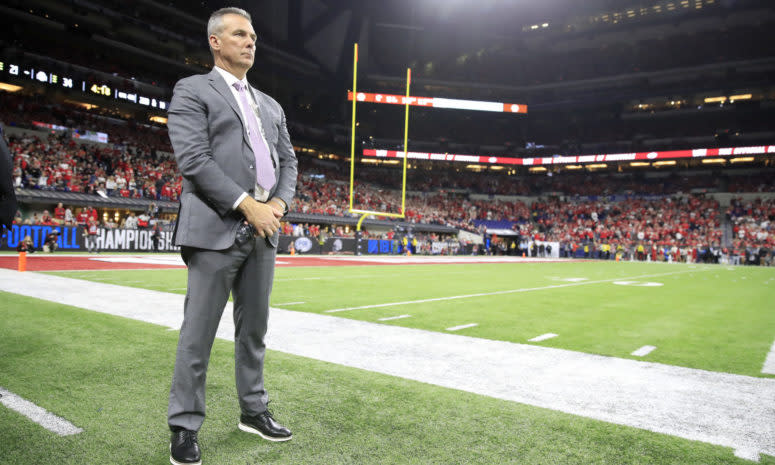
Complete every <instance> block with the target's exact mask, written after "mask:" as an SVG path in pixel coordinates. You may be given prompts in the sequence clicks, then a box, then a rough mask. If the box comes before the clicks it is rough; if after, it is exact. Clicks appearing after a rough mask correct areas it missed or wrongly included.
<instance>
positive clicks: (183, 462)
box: [170, 429, 202, 465]
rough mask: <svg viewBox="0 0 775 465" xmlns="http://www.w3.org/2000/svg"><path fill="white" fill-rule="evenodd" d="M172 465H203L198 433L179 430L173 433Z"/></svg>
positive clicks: (171, 444)
mask: <svg viewBox="0 0 775 465" xmlns="http://www.w3.org/2000/svg"><path fill="white" fill-rule="evenodd" d="M170 463H171V464H172V465H200V464H201V463H202V454H201V453H200V452H199V442H198V440H197V437H196V431H191V430H187V429H179V430H176V431H173V432H172V438H171V439H170Z"/></svg>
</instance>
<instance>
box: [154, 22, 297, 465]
mask: <svg viewBox="0 0 775 465" xmlns="http://www.w3.org/2000/svg"><path fill="white" fill-rule="evenodd" d="M207 33H208V36H209V41H210V49H211V51H212V53H213V58H214V60H215V67H214V69H213V71H212V72H210V73H209V74H206V75H197V76H191V77H188V78H185V79H182V80H180V81H179V82H178V83H177V84H176V85H175V90H174V94H173V97H172V101H171V103H170V108H169V122H168V128H169V135H170V140H171V141H172V146H173V149H174V151H175V158H176V160H177V163H178V168H179V169H180V172H181V174H182V175H183V192H182V194H181V197H180V213H179V216H178V221H177V226H176V231H175V243H176V244H177V245H180V246H181V254H182V256H183V260H184V262H185V263H186V266H187V267H188V289H187V292H186V300H185V307H184V318H183V326H182V327H181V329H180V339H179V341H178V349H177V354H176V359H175V373H174V375H173V378H172V387H171V389H170V399H169V410H168V423H169V426H170V429H171V430H172V439H171V441H170V462H171V463H173V464H197V463H200V461H201V459H200V456H201V454H200V450H199V445H198V442H197V432H198V430H199V428H200V427H201V426H202V422H203V421H204V417H205V377H206V372H207V364H208V361H209V359H210V349H211V348H212V344H213V340H214V338H215V333H216V330H217V328H218V323H219V321H220V318H221V314H222V313H223V309H224V306H225V305H226V302H227V300H228V298H229V293H230V292H231V293H232V294H233V297H234V326H235V335H234V338H235V348H234V350H235V369H236V380H237V394H238V396H239V404H240V408H241V411H242V415H241V417H240V422H239V425H238V426H239V429H241V430H243V431H246V432H250V433H254V434H257V435H259V436H261V437H263V438H265V439H268V440H270V441H286V440H289V439H291V432H290V431H289V430H288V429H287V428H285V427H283V426H281V425H279V424H278V423H277V422H276V421H275V420H274V419H273V418H272V414H271V413H270V412H269V410H267V403H268V402H269V399H268V395H267V392H266V390H265V389H264V379H263V367H264V353H265V344H264V336H265V334H266V329H267V320H268V311H269V294H270V292H271V289H272V280H273V277H274V264H275V255H276V247H277V239H278V229H279V226H280V223H279V219H280V218H281V217H282V216H283V215H284V214H285V213H287V211H288V205H290V203H291V201H292V199H293V195H294V192H295V189H296V172H297V162H296V156H295V154H294V152H293V146H292V145H291V142H290V137H289V135H288V130H287V129H286V125H285V115H284V113H283V110H282V108H281V107H280V105H279V104H278V103H277V102H276V101H275V100H273V99H272V98H271V97H269V96H267V95H265V94H263V93H261V92H259V91H258V90H256V89H254V88H253V87H251V86H250V85H249V84H248V83H247V80H246V78H245V75H246V73H247V71H248V70H249V69H250V68H251V67H252V66H253V60H254V55H255V50H256V47H255V41H256V34H255V32H254V30H253V27H252V25H251V19H250V15H249V14H248V13H247V12H245V11H243V10H241V9H238V8H224V9H221V10H218V11H216V12H215V13H213V14H212V16H211V17H210V20H209V22H208V25H207Z"/></svg>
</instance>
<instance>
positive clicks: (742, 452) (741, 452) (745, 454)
mask: <svg viewBox="0 0 775 465" xmlns="http://www.w3.org/2000/svg"><path fill="white" fill-rule="evenodd" d="M735 457H739V458H741V459H745V460H750V461H752V462H758V461H759V459H761V457H760V456H759V451H757V450H755V449H743V448H741V449H735Z"/></svg>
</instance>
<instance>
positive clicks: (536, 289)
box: [323, 270, 698, 313]
mask: <svg viewBox="0 0 775 465" xmlns="http://www.w3.org/2000/svg"><path fill="white" fill-rule="evenodd" d="M697 272H698V271H696V270H691V271H673V272H671V273H659V274H647V275H642V276H633V277H631V278H611V279H600V280H598V281H583V282H574V283H568V284H553V285H551V286H541V287H527V288H521V289H509V290H506V291H495V292H481V293H477V294H465V295H453V296H449V297H434V298H431V299H420V300H405V301H403V302H389V303H385V304H375V305H361V306H359V307H344V308H334V309H331V310H325V311H324V312H323V313H338V312H346V311H349V310H363V309H366V308H379V307H393V306H397V305H410V304H422V303H425V302H440V301H443V300H456V299H470V298H472V297H487V296H491V295H503V294H515V293H517V292H531V291H544V290H546V289H559V288H562V287H572V286H587V285H589V284H600V283H610V282H613V281H621V280H625V279H626V280H632V279H639V278H655V277H658V276H669V275H672V274H684V273H697Z"/></svg>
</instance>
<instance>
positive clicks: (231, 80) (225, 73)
mask: <svg viewBox="0 0 775 465" xmlns="http://www.w3.org/2000/svg"><path fill="white" fill-rule="evenodd" d="M213 69H215V70H216V71H218V73H219V74H220V75H221V76H223V79H224V80H225V81H226V85H228V86H229V87H231V88H234V83H235V82H241V83H242V85H243V86H245V88H246V89H250V84H248V80H247V78H245V79H237V76H235V75H233V74H231V73H230V72H228V71H226V70H225V69H223V68H220V67H218V66H213Z"/></svg>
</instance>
